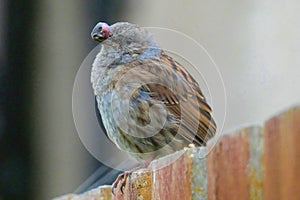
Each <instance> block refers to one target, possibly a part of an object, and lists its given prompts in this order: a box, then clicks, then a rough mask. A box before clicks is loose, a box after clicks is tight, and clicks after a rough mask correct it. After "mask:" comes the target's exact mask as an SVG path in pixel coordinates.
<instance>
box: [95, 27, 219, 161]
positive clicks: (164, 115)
mask: <svg viewBox="0 0 300 200" xmlns="http://www.w3.org/2000/svg"><path fill="white" fill-rule="evenodd" d="M91 37H92V39H93V40H94V41H96V42H98V43H100V44H101V49H100V50H99V52H98V53H97V55H96V56H95V59H94V61H93V64H92V70H91V85H92V88H93V91H94V95H95V98H96V105H97V109H98V111H99V113H100V115H101V120H102V123H103V126H104V128H105V130H106V133H107V136H108V138H109V139H110V140H111V141H112V142H113V143H114V144H115V145H116V146H117V147H118V148H119V149H120V150H122V151H125V152H128V153H129V154H130V155H132V156H133V157H134V158H136V159H137V160H138V161H141V162H146V161H149V160H150V161H151V160H154V159H156V158H159V157H162V156H165V155H168V154H171V153H173V152H176V151H178V150H181V149H183V148H185V147H187V146H189V145H190V144H193V145H195V146H205V145H206V142H207V141H208V140H209V139H210V138H212V137H213V136H214V135H215V133H216V129H217V126H216V123H215V121H214V119H213V116H212V108H211V107H210V106H209V104H208V103H207V100H206V98H205V96H204V95H203V93H202V91H201V89H200V86H199V84H198V82H197V81H196V80H195V79H194V77H193V76H192V75H191V74H190V73H189V72H188V70H187V69H186V68H185V67H184V66H183V65H181V64H180V63H179V62H177V61H176V60H175V59H174V58H172V57H171V56H170V55H168V53H167V52H166V51H165V50H164V49H162V48H161V47H160V46H159V44H158V42H157V41H156V39H155V37H154V36H153V34H151V33H150V32H148V31H147V30H146V29H145V28H143V27H140V26H138V25H136V24H132V23H128V22H117V23H115V24H112V25H108V23H106V22H98V23H97V24H96V25H95V26H94V28H93V29H92V32H91ZM178 45H180V44H178Z"/></svg>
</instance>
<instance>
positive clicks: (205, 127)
mask: <svg viewBox="0 0 300 200" xmlns="http://www.w3.org/2000/svg"><path fill="white" fill-rule="evenodd" d="M141 64H142V66H143V68H144V69H146V70H148V71H149V72H151V73H153V74H159V77H156V78H157V81H158V82H162V81H165V83H166V84H165V85H171V86H173V87H174V89H173V91H171V90H170V89H168V88H167V87H164V86H163V85H161V84H156V83H157V82H156V81H154V83H153V84H146V85H144V86H143V90H145V91H148V92H150V93H151V97H152V98H154V99H156V100H159V101H161V102H162V103H164V104H165V105H166V106H167V108H168V110H169V112H170V113H172V114H173V115H174V116H175V117H176V118H177V119H179V120H182V121H181V127H182V131H180V132H179V133H180V134H181V136H182V137H183V138H185V139H186V140H187V141H188V142H190V143H195V144H196V145H201V144H202V143H203V142H204V143H205V142H206V141H207V140H208V139H209V138H211V137H213V136H214V134H215V131H216V124H215V122H214V120H213V118H212V116H211V112H212V110H211V108H210V106H209V105H208V104H207V102H206V100H205V97H204V96H203V94H202V92H201V90H200V88H199V85H198V83H197V82H196V81H195V79H194V78H193V77H192V76H191V75H190V74H189V73H188V72H187V70H186V69H185V68H184V67H183V66H182V65H180V64H179V63H177V62H176V61H175V60H174V59H173V58H172V57H170V56H168V55H167V54H165V53H164V52H163V53H162V54H161V56H160V58H159V59H153V60H148V61H147V60H144V61H143V63H138V62H136V63H131V65H135V66H139V65H141ZM136 73H137V75H139V76H140V77H142V79H143V81H144V82H145V83H149V82H151V81H153V76H152V77H149V76H148V75H147V73H146V74H141V73H143V72H140V71H136ZM151 79H152V80H151ZM162 79H163V80H162ZM149 80H151V81H149ZM191 89H192V90H191ZM187 91H192V94H191V93H189V92H187ZM191 96H194V97H196V98H190V97H191ZM183 102H188V103H186V104H184V105H185V106H184V110H182V111H181V108H180V103H183ZM182 115H184V116H186V117H185V118H187V120H186V119H181V116H182ZM197 123H198V124H199V125H198V128H197V127H195V124H197ZM195 130H196V131H195ZM195 132H197V133H196V134H195Z"/></svg>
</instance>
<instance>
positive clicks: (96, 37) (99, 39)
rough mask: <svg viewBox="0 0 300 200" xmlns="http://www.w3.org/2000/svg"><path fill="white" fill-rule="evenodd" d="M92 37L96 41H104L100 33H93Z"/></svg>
mask: <svg viewBox="0 0 300 200" xmlns="http://www.w3.org/2000/svg"><path fill="white" fill-rule="evenodd" d="M92 38H93V40H94V41H96V42H102V41H103V37H101V36H99V35H98V34H92ZM101 38H102V39H101Z"/></svg>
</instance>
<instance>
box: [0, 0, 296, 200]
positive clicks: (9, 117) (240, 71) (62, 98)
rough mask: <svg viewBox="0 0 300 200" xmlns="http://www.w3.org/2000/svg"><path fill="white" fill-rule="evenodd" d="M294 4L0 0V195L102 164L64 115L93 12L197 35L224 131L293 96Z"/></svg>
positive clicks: (70, 185)
mask: <svg viewBox="0 0 300 200" xmlns="http://www.w3.org/2000/svg"><path fill="white" fill-rule="evenodd" d="M299 10H300V3H299V1H297V0H289V1H283V0H280V1H276V2H275V1H270V0H267V1H258V0H254V1H251V0H243V1H235V0H230V1H227V2H220V1H215V0H213V1H203V0H187V1H179V0H175V1H166V0H160V1H158V0H153V1H145V0H144V1H134V0H130V1H116V0H101V1H95V0H92V1H79V0H72V1H71V0H64V1H60V0H43V1H37V0H28V1H22V0H15V1H8V0H2V1H0V19H1V23H0V38H1V40H0V68H1V71H0V83H1V88H0V89H1V90H0V91H1V97H0V102H1V104H0V199H21V198H22V199H50V198H53V197H55V196H59V195H62V194H65V193H69V192H73V191H74V190H75V189H76V188H77V187H78V186H79V185H80V184H81V183H82V182H83V181H84V180H85V179H86V178H87V177H88V176H89V175H90V174H91V173H92V172H93V171H94V170H95V169H96V168H97V167H98V166H99V165H100V163H98V162H97V161H96V160H95V159H94V158H92V156H90V155H89V153H88V152H87V150H86V149H85V148H84V146H83V145H82V144H81V142H80V140H79V137H78V135H77V133H76V130H75V126H74V122H73V118H72V89H73V82H74V79H75V76H76V72H77V70H78V68H79V66H80V64H81V62H82V61H83V59H84V58H85V56H86V55H87V54H88V53H89V51H90V50H91V49H92V48H93V47H94V46H95V45H96V44H95V43H94V42H93V41H92V40H91V39H90V31H91V29H92V28H93V26H94V25H95V23H96V22H97V21H107V22H108V23H110V24H112V23H114V22H117V21H129V22H132V23H137V24H139V25H141V26H155V27H165V28H170V29H175V30H178V31H181V32H183V33H185V34H187V35H189V36H191V37H193V38H194V39H195V40H196V41H197V42H199V43H200V44H202V45H203V46H204V47H205V48H206V50H207V51H208V52H209V53H210V55H211V56H212V58H213V59H214V61H215V62H216V64H217V65H218V67H219V70H220V72H221V75H222V77H223V80H224V85H225V89H226V93H227V114H226V120H225V126H224V130H223V131H224V132H229V131H230V130H232V129H236V128H237V127H241V126H243V125H246V124H247V125H248V124H253V123H255V124H256V123H263V121H264V120H266V119H267V118H268V117H270V116H271V115H273V114H274V113H277V112H279V111H281V110H283V109H285V108H288V107H290V106H292V105H295V104H299V102H300V89H299V84H300V67H299V65H300V26H299V20H300V14H299V12H298V11H299ZM178 45H182V44H178Z"/></svg>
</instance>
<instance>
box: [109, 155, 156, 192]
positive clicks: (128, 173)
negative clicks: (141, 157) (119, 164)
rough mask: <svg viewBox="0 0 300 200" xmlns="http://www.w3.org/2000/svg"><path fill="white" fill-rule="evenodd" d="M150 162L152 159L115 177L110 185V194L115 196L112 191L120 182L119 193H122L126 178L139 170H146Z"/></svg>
mask: <svg viewBox="0 0 300 200" xmlns="http://www.w3.org/2000/svg"><path fill="white" fill-rule="evenodd" d="M152 160H153V158H150V159H148V160H145V161H144V162H142V164H141V165H139V166H138V167H135V168H133V169H131V170H128V171H125V172H124V173H121V174H119V176H118V177H117V179H116V180H115V182H114V183H113V184H112V193H113V194H115V192H114V190H115V189H117V188H118V185H119V183H120V182H121V183H122V185H121V187H120V189H121V192H122V193H123V187H125V185H126V181H127V178H128V177H129V176H130V175H131V174H132V172H134V171H136V170H139V169H143V168H147V167H148V166H149V164H150V163H151V161H152Z"/></svg>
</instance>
